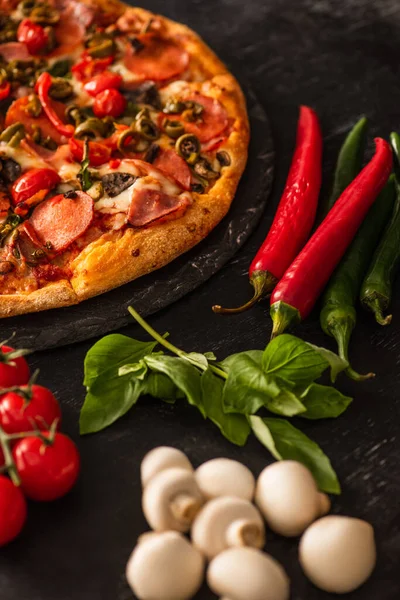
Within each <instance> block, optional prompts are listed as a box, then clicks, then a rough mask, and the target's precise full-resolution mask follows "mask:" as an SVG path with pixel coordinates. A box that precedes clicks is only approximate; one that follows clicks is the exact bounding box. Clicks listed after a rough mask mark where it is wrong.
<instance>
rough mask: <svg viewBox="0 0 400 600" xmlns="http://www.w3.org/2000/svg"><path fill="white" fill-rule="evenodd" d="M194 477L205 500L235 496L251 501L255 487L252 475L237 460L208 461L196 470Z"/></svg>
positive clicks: (217, 459)
mask: <svg viewBox="0 0 400 600" xmlns="http://www.w3.org/2000/svg"><path fill="white" fill-rule="evenodd" d="M195 477H196V481H197V485H198V486H199V488H200V490H201V492H202V494H203V496H204V497H205V498H207V500H210V499H211V498H217V497H218V496H235V497H237V498H243V499H244V500H250V501H251V500H252V499H253V496H254V490H255V487H256V482H255V479H254V476H253V473H252V472H251V471H250V469H248V468H247V467H246V466H245V465H243V464H242V463H240V462H238V461H237V460H231V459H230V458H214V459H213V460H208V461H207V462H205V463H203V464H202V465H200V467H199V468H198V469H196V471H195Z"/></svg>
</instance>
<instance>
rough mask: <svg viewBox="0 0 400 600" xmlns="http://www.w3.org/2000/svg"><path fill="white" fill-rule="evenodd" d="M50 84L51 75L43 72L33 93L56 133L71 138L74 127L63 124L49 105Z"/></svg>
mask: <svg viewBox="0 0 400 600" xmlns="http://www.w3.org/2000/svg"><path fill="white" fill-rule="evenodd" d="M51 84H52V78H51V75H50V74H49V73H46V72H44V73H42V74H41V75H40V76H39V78H38V80H37V82H36V85H35V91H36V93H37V95H38V96H39V100H40V103H41V105H42V107H43V110H44V112H45V113H46V116H47V118H48V119H49V121H50V122H51V123H52V124H53V125H54V127H55V128H56V129H57V131H58V132H59V133H61V135H65V137H71V136H72V135H74V131H75V130H74V127H73V126H72V125H66V124H65V123H63V122H62V121H61V119H60V118H59V116H58V114H57V113H56V111H55V110H54V108H53V107H52V105H51V98H50V96H49V91H50V88H51Z"/></svg>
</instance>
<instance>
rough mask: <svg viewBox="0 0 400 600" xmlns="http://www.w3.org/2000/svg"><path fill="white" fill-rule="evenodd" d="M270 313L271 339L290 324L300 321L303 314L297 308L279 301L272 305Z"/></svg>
mask: <svg viewBox="0 0 400 600" xmlns="http://www.w3.org/2000/svg"><path fill="white" fill-rule="evenodd" d="M270 315H271V319H272V323H273V325H272V333H271V340H273V339H274V338H276V337H277V336H278V335H281V334H282V333H284V331H286V329H287V328H288V327H289V326H290V325H296V324H297V323H300V321H301V316H300V312H299V311H298V310H297V308H294V307H293V306H290V304H286V302H282V301H278V302H274V304H272V305H271V310H270Z"/></svg>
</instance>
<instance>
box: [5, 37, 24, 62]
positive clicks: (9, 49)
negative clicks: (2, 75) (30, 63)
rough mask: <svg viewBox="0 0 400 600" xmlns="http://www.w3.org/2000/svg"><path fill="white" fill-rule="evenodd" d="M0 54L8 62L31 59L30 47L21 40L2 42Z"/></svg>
mask: <svg viewBox="0 0 400 600" xmlns="http://www.w3.org/2000/svg"><path fill="white" fill-rule="evenodd" d="M0 56H2V57H3V59H4V60H6V61H7V62H9V61H11V60H23V61H26V60H31V58H32V56H31V55H30V54H29V51H28V48H27V46H26V45H25V44H22V43H21V42H7V43H5V44H0Z"/></svg>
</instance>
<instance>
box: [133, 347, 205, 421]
mask: <svg viewBox="0 0 400 600" xmlns="http://www.w3.org/2000/svg"><path fill="white" fill-rule="evenodd" d="M144 360H145V362H146V364H147V366H148V367H149V368H150V369H151V370H152V371H156V372H158V373H164V375H167V376H168V377H169V378H170V380H171V381H172V383H174V384H175V385H176V387H177V388H178V389H179V390H181V391H182V392H183V393H184V395H185V396H186V398H187V400H188V402H189V404H192V405H193V406H196V407H197V408H198V409H199V411H200V412H201V413H202V415H203V416H204V417H205V416H206V415H205V410H204V406H203V402H202V394H201V383H200V373H199V372H198V370H197V369H196V367H194V366H193V365H191V364H190V363H189V362H188V361H186V360H184V359H182V358H177V357H174V356H159V355H155V354H153V355H151V354H150V355H148V356H146V357H145V359H144Z"/></svg>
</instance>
